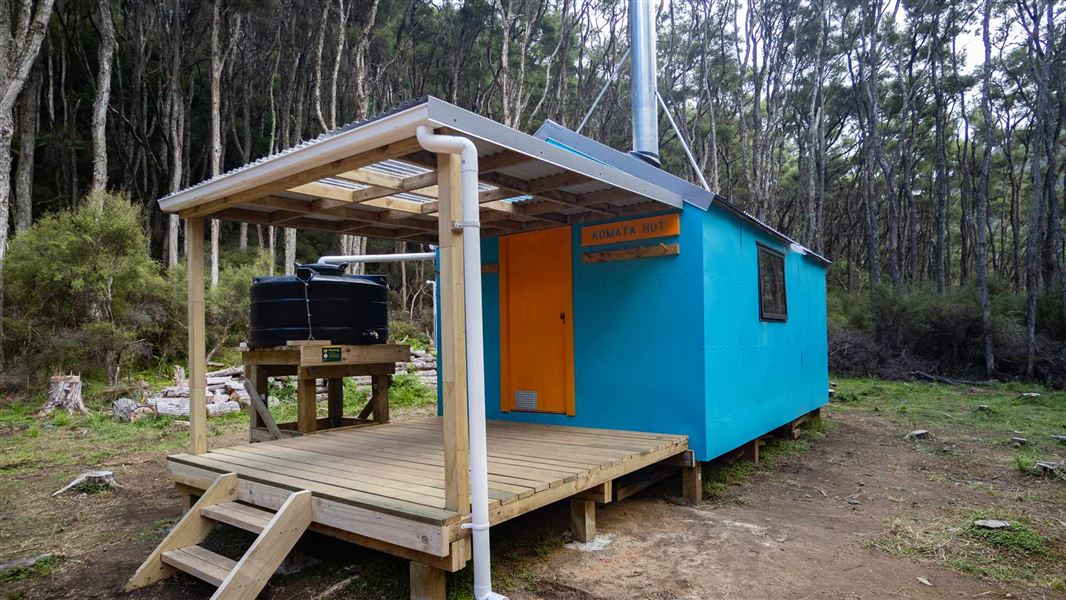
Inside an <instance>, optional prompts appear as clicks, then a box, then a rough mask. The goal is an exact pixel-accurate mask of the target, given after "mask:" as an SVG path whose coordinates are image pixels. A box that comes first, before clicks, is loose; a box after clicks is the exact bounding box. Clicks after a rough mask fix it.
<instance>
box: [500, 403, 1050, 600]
mask: <svg viewBox="0 0 1066 600" xmlns="http://www.w3.org/2000/svg"><path fill="white" fill-rule="evenodd" d="M833 419H834V421H835V422H836V423H837V426H836V427H835V429H834V430H833V431H832V433H831V434H829V436H828V437H827V438H826V439H824V440H822V441H819V442H816V443H814V444H813V446H812V448H811V449H810V450H809V451H807V452H804V453H801V454H797V455H794V456H792V457H790V458H788V459H786V460H785V461H784V464H781V465H780V466H779V467H778V468H777V469H775V470H774V471H773V472H771V473H766V474H761V475H758V476H756V477H754V478H753V479H752V480H750V481H747V482H745V483H743V484H742V485H740V486H737V487H736V489H734V490H732V491H731V493H730V494H728V499H727V503H726V505H724V506H703V507H699V508H687V507H681V506H674V505H671V504H669V503H667V502H664V501H661V500H656V499H654V498H648V497H647V496H645V497H643V498H640V499H637V500H635V501H632V502H623V503H620V504H618V505H615V506H612V507H610V508H608V509H606V510H602V511H601V512H600V532H601V534H605V535H607V536H612V537H613V539H612V540H611V543H610V544H609V545H608V547H607V549H605V550H604V551H602V552H581V551H579V550H574V549H569V548H566V549H563V550H561V551H560V552H558V553H556V554H554V555H553V556H552V559H551V561H549V562H548V563H547V564H544V565H542V566H538V567H537V568H536V573H537V576H538V577H541V578H543V579H544V580H545V581H546V582H550V583H552V584H554V585H555V586H556V590H557V594H556V595H555V597H560V598H563V597H573V598H677V599H681V598H970V597H979V598H1007V597H1012V596H1013V597H1015V598H1018V597H1034V598H1038V597H1044V596H1045V594H1046V595H1047V597H1063V595H1054V594H1053V593H1051V592H1041V591H1039V590H1025V589H1018V588H1017V587H1011V586H1005V585H1003V584H997V583H986V582H982V581H979V580H977V579H975V578H973V577H969V576H966V575H962V574H959V573H957V572H955V571H953V570H950V569H948V568H945V567H939V566H935V565H933V564H929V563H926V562H919V561H915V560H912V559H909V558H905V557H900V556H895V555H893V554H889V553H887V552H885V551H883V550H881V549H879V548H877V547H874V545H873V544H874V543H875V541H877V540H878V539H879V538H881V537H883V536H884V535H885V534H886V531H887V530H889V529H890V528H891V527H892V524H893V522H894V521H896V520H897V519H903V518H906V517H907V516H908V515H909V514H911V513H912V512H913V511H915V510H916V509H921V510H922V511H923V512H929V513H934V514H936V513H941V514H954V513H955V512H956V511H957V509H958V506H959V505H960V503H962V504H965V503H969V502H972V503H975V504H977V503H983V504H985V505H988V504H990V503H991V502H994V500H993V499H990V498H984V499H982V498H979V497H978V496H979V494H973V493H972V492H968V491H963V490H960V489H959V486H956V485H952V484H945V483H944V482H943V481H941V478H940V477H931V474H934V473H944V472H946V471H948V470H950V469H951V468H953V465H950V464H946V463H945V461H944V460H943V459H941V458H939V457H936V456H933V455H930V454H926V453H922V452H917V451H915V450H914V449H913V448H911V447H909V445H908V444H905V443H902V442H901V441H900V440H899V437H898V435H895V432H892V433H893V435H888V434H886V433H883V432H882V431H881V428H880V427H879V426H878V424H876V423H871V422H869V421H867V420H865V419H863V418H861V417H858V416H855V415H834V417H833ZM662 491H664V492H666V491H669V490H662ZM846 498H851V499H852V501H854V502H858V504H849V503H848V501H847V500H846ZM919 577H922V578H925V579H926V580H927V581H929V582H930V583H932V584H933V585H932V586H927V585H925V584H923V583H921V582H920V581H919V579H918V578H919ZM549 587H550V586H549ZM535 597H542V595H540V594H528V595H527V594H512V598H515V599H516V600H517V599H521V598H535Z"/></svg>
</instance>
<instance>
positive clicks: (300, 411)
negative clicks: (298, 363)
mask: <svg viewBox="0 0 1066 600" xmlns="http://www.w3.org/2000/svg"><path fill="white" fill-rule="evenodd" d="M301 370H302V369H301ZM315 387H316V383H315V379H314V378H309V377H304V375H303V373H299V374H298V375H297V376H296V429H297V430H298V431H299V432H300V433H314V432H315V426H316V425H317V423H316V421H317V420H318V398H317V397H316V395H315V391H316V390H315Z"/></svg>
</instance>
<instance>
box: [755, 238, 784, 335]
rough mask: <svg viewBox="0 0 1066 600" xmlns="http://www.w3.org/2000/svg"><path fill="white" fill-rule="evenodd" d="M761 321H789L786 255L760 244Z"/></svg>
mask: <svg viewBox="0 0 1066 600" xmlns="http://www.w3.org/2000/svg"><path fill="white" fill-rule="evenodd" d="M758 248H759V319H761V320H763V321H786V320H788V302H786V300H785V255H784V254H781V253H780V252H778V251H777V250H774V249H772V248H767V247H766V246H763V245H762V244H759V246H758Z"/></svg>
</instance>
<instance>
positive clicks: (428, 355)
mask: <svg viewBox="0 0 1066 600" xmlns="http://www.w3.org/2000/svg"><path fill="white" fill-rule="evenodd" d="M400 372H407V373H413V374H415V375H417V376H418V378H419V379H420V380H422V383H423V384H425V385H426V386H428V387H430V388H433V389H437V357H436V356H434V355H433V353H432V352H430V351H428V350H411V362H409V363H407V364H405V365H403V366H402V367H401V368H400Z"/></svg>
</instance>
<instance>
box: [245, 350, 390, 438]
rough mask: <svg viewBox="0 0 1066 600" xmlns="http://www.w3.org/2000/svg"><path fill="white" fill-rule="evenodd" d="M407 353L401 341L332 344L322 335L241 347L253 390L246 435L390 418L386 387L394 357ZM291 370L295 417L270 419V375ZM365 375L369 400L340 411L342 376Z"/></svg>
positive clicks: (279, 433) (311, 430)
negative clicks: (320, 388) (321, 407)
mask: <svg viewBox="0 0 1066 600" xmlns="http://www.w3.org/2000/svg"><path fill="white" fill-rule="evenodd" d="M410 359H411V347H410V346H407V345H404V344H373V345H368V346H347V345H334V344H332V343H331V342H329V341H328V340H326V341H307V342H290V343H289V345H286V346H274V347H271V348H254V349H252V348H249V349H246V350H243V351H242V352H241V361H242V362H243V363H244V374H245V377H246V378H247V379H248V380H249V381H251V382H252V384H253V385H254V386H255V389H256V391H257V392H258V394H254V395H253V397H252V405H253V408H254V409H255V410H252V411H251V422H250V425H249V430H248V437H249V441H251V442H262V441H267V440H274V439H281V438H287V437H296V436H301V435H307V434H312V433H315V432H316V431H321V430H326V429H336V428H338V427H358V426H363V425H370V424H375V423H388V422H389V387H390V386H391V385H392V375H393V373H395V371H396V363H397V362H407V361H409V360H410ZM283 375H295V376H296V421H295V422H292V423H275V422H274V420H273V418H272V417H271V416H270V411H269V410H268V409H267V394H268V393H269V385H268V383H269V381H268V378H269V377H278V376H283ZM359 375H369V376H370V382H371V394H370V400H369V401H368V402H367V404H366V406H365V407H364V408H363V409H362V411H360V412H359V414H358V415H356V416H348V417H346V416H344V378H345V377H355V376H359ZM318 379H325V380H326V384H327V390H328V401H327V402H328V407H329V409H328V410H329V412H328V416H326V417H325V418H322V419H320V418H318V401H317V398H316V392H315V389H316V382H317V380H318Z"/></svg>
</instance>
